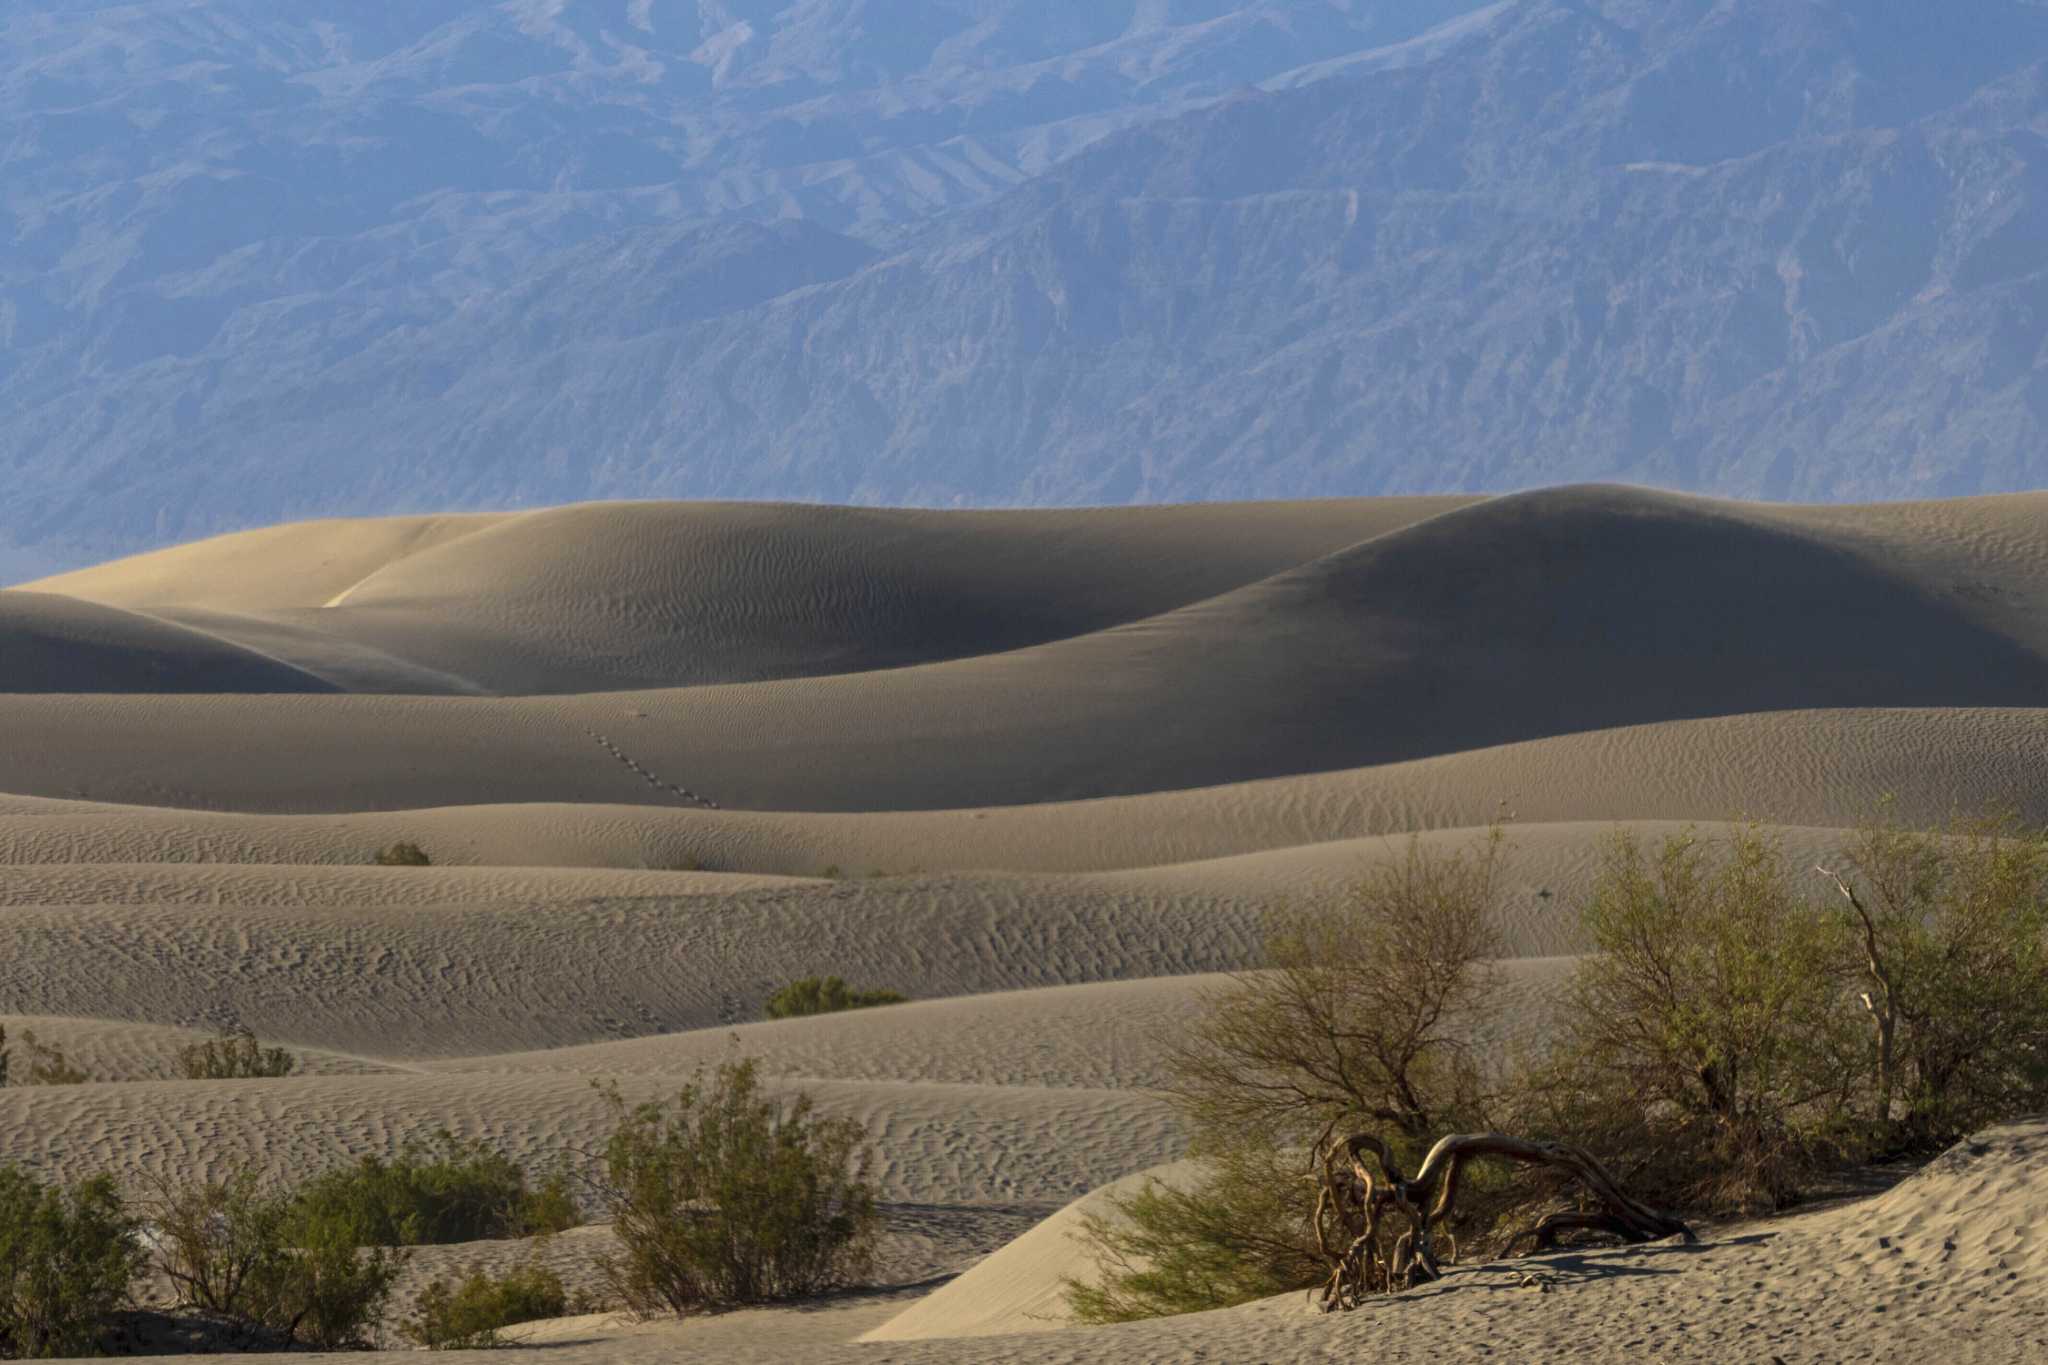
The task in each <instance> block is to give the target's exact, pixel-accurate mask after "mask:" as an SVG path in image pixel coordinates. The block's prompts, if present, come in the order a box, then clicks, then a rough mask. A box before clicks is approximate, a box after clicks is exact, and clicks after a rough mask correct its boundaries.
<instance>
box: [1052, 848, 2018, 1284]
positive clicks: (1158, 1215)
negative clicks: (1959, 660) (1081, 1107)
mask: <svg viewBox="0 0 2048 1365" xmlns="http://www.w3.org/2000/svg"><path fill="white" fill-rule="evenodd" d="M1501 849H1502V844H1501V840H1500V836H1499V834H1498V832H1497V831H1496V832H1495V833H1494V834H1493V835H1492V836H1491V837H1490V838H1489V839H1488V840H1486V841H1485V842H1484V843H1483V844H1481V845H1480V846H1479V847H1477V848H1476V849H1472V850H1468V851H1467V852H1466V853H1464V854H1461V855H1456V856H1452V855H1445V854H1441V853H1433V852H1430V851H1427V850H1425V849H1424V848H1423V847H1422V846H1421V845H1419V844H1411V845H1410V848H1409V852H1408V856H1407V858H1406V859H1405V860H1403V861H1401V862H1399V863H1397V864H1395V865H1394V866H1392V867H1390V868H1388V869H1385V870H1383V871H1381V872H1380V873H1377V874H1375V876H1374V877H1373V878H1372V879H1371V880H1369V882H1368V883H1367V885H1366V886H1365V887H1364V888H1363V890H1362V893H1361V895H1360V896H1359V897H1358V898H1357V899H1356V901H1355V903H1354V904H1352V905H1349V906H1346V907H1343V908H1340V909H1333V910H1323V911H1307V912H1296V913H1293V914H1288V915H1282V916H1279V917H1277V918H1276V920H1275V922H1274V924H1273V926H1272V928H1271V930H1270V932H1269V935H1268V940H1267V950H1268V966H1267V968H1266V970H1264V971H1261V972H1255V973H1249V974H1246V975H1244V976H1242V977H1240V978H1238V979H1237V980H1236V981H1235V982H1234V983H1233V985H1232V986H1231V987H1230V988H1228V989H1226V990H1224V991H1223V992H1221V993H1219V994H1218V995H1217V996H1215V997H1214V998H1212V999H1211V1000H1210V1001H1209V1002H1208V1005H1207V1008H1206V1009H1205V1011H1204V1013H1203V1015H1202V1017H1201V1018H1200V1019H1199V1020H1198V1021H1197V1022H1196V1023H1195V1024H1194V1025H1193V1026H1192V1027H1191V1028H1190V1029H1189V1030H1188V1031H1187V1032H1186V1034H1185V1036H1184V1037H1182V1038H1180V1039H1177V1040H1169V1051H1170V1057H1171V1066H1172V1077H1171V1083H1170V1086H1169V1090H1170V1094H1171V1096H1172V1098H1173V1099H1174V1101H1175V1103H1176V1105H1177V1106H1178V1108H1179V1109H1180V1111H1181V1113H1182V1115H1183V1116H1184V1118H1185V1119H1186V1120H1187V1121H1188V1124H1189V1127H1190V1129H1191V1132H1192V1135H1193V1140H1192V1144H1191V1146H1192V1152H1193V1154H1194V1155H1196V1156H1198V1157H1201V1158H1204V1159H1205V1162H1206V1165H1205V1168H1204V1169H1205V1171H1206V1174H1205V1175H1204V1176H1203V1177H1202V1178H1201V1179H1199V1180H1198V1181H1196V1182H1195V1183H1194V1184H1192V1185H1188V1186H1183V1187H1181V1188H1177V1189H1169V1188H1167V1187H1165V1186H1163V1185H1157V1184H1155V1185H1152V1186H1148V1187H1147V1188H1146V1189H1145V1190H1143V1191H1142V1192H1141V1193H1139V1194H1138V1195H1136V1196H1133V1197H1128V1198H1124V1199H1120V1200H1115V1201H1112V1204H1111V1211H1110V1213H1109V1214H1107V1215H1105V1216H1103V1217H1099V1218H1095V1219H1091V1220H1088V1223H1087V1228H1086V1235H1087V1237H1088V1239H1089V1240H1090V1241H1091V1242H1092V1243H1093V1245H1094V1248H1095V1250H1096V1253H1097V1260H1098V1269H1099V1271H1100V1274H1099V1276H1098V1280H1097V1282H1094V1283H1070V1284H1069V1286H1068V1297H1069V1302H1070V1304H1071V1305H1072V1307H1073V1308H1074V1310H1075V1311H1076V1313H1077V1315H1078V1316H1080V1317H1082V1318H1083V1319H1084V1320H1090V1321H1113V1320H1122V1319H1127V1318H1131V1317H1142V1316H1152V1315H1156V1314H1161V1313H1172V1312H1184V1311H1189V1310H1193V1309H1201V1308H1210V1307H1217V1306H1222V1305H1224V1304H1228V1303H1234V1302H1241V1301H1243V1300H1246V1299H1250V1298H1254V1297H1258V1296H1260V1295H1263V1294H1267V1293H1272V1292H1277V1291H1279V1290H1283V1289H1287V1288H1306V1287H1309V1286H1311V1285H1312V1284H1313V1283H1314V1282H1315V1281H1317V1280H1319V1279H1323V1278H1324V1276H1325V1273H1326V1265H1327V1263H1326V1262H1324V1261H1323V1260H1321V1259H1320V1258H1318V1257H1316V1256H1315V1255H1313V1254H1312V1253H1313V1251H1314V1248H1313V1247H1312V1246H1311V1245H1309V1237H1308V1233H1307V1228H1308V1225H1309V1218H1310V1216H1311V1213H1312V1211H1313V1210H1312V1206H1313V1201H1314V1198H1315V1194H1314V1191H1313V1188H1312V1187H1311V1186H1310V1185H1309V1184H1308V1183H1307V1182H1305V1181H1303V1180H1302V1179H1301V1175H1302V1170H1303V1156H1304V1154H1305V1153H1307V1152H1309V1151H1310V1150H1312V1149H1314V1148H1317V1147H1320V1148H1321V1149H1322V1150H1323V1151H1325V1152H1327V1151H1330V1150H1332V1149H1331V1147H1330V1146H1329V1145H1328V1140H1329V1139H1330V1138H1331V1137H1332V1135H1335V1136H1337V1137H1339V1138H1341V1137H1342V1136H1343V1135H1344V1134H1346V1133H1361V1134H1367V1135H1371V1136H1372V1137H1375V1138H1379V1139H1383V1140H1385V1141H1386V1142H1387V1143H1388V1146H1389V1149H1390V1151H1391V1152H1393V1153H1394V1154H1396V1155H1397V1157H1398V1160H1399V1161H1400V1163H1401V1164H1402V1165H1403V1166H1404V1167H1405V1168H1406V1169H1408V1170H1410V1171H1413V1170H1415V1169H1416V1168H1417V1159H1418V1158H1419V1156H1420V1155H1421V1151H1422V1148H1423V1147H1424V1146H1425V1145H1426V1144H1427V1143H1429V1142H1431V1141H1433V1140H1434V1139H1436V1138H1440V1137H1444V1136H1447V1135H1449V1134H1452V1133H1456V1132H1460V1131H1477V1130H1488V1129H1491V1130H1496V1131H1508V1132H1513V1133H1516V1134H1520V1135H1522V1136H1524V1137H1526V1138H1528V1139H1531V1140H1533V1142H1535V1143H1539V1144H1540V1143H1564V1144H1569V1145H1570V1146H1571V1147H1572V1148H1574V1149H1575V1150H1578V1151H1582V1152H1583V1153H1585V1154H1586V1155H1588V1156H1590V1157H1592V1158H1593V1159H1594V1160H1596V1161H1597V1162H1599V1163H1601V1164H1603V1165H1604V1166H1606V1167H1607V1168H1608V1169H1609V1170H1611V1171H1612V1172H1613V1173H1614V1178H1616V1179H1618V1180H1619V1181H1620V1182H1621V1183H1622V1184H1623V1185H1625V1186H1626V1189H1627V1193H1628V1195H1629V1196H1630V1197H1631V1198H1634V1199H1638V1200H1642V1201H1647V1202H1648V1204H1650V1205H1654V1206H1657V1208H1659V1209H1669V1210H1672V1211H1674V1212H1733V1211H1749V1212H1761V1211H1768V1210H1770V1209H1773V1208H1778V1207H1783V1206H1784V1205H1785V1204H1787V1203H1789V1202H1791V1201H1792V1200H1794V1199H1796V1198H1797V1197H1798V1196H1799V1194H1800V1193H1801V1191H1802V1189H1803V1188H1805V1187H1806V1185H1807V1184H1808V1182H1809V1181H1810V1179H1811V1178H1812V1177H1813V1176H1814V1175H1816V1174H1817V1173H1818V1172H1819V1171H1820V1170H1822V1169H1824V1168H1826V1167H1829V1166H1839V1165H1842V1164H1844V1163H1849V1162H1854V1161H1858V1160H1863V1159H1869V1158H1873V1157H1881V1156H1887V1155H1892V1154H1896V1153H1900V1152H1922V1153H1925V1152H1931V1151H1934V1150H1938V1149H1940V1148H1941V1147H1944V1146H1946V1145H1948V1144H1949V1143H1951V1142H1953V1141H1955V1140H1956V1139H1958V1138H1960V1137H1962V1136H1965V1135H1966V1134H1968V1133H1970V1132H1972V1131H1975V1130H1977V1129H1979V1128H1982V1127H1984V1126H1986V1125H1989V1124H1992V1123H1997V1122H2001V1121H2005V1120H2010V1119H2013V1118H2016V1117H2020V1116H2024V1115H2026V1114H2029V1113H2037V1112H2041V1111H2043V1110H2044V1109H2048V839H2044V837H2043V836H2042V835H2040V834H2036V833H2032V832H2026V831H2021V830H2019V829H2018V828H2017V827H2016V826H2015V825H2014V824H2013V822H2012V821H2010V820H2009V819H2002V818H1988V819H1981V820H1974V821H1963V822H1958V823H1956V824H1954V825H1952V826H1951V827H1950V828H1948V829H1946V830H1942V831H1935V832H1924V831H1914V830H1906V829H1902V828H1899V827H1898V826H1896V825H1895V824H1893V823H1891V822H1889V821H1885V820H1879V821H1873V822H1871V823H1869V824H1868V825H1866V826H1865V827H1864V829H1863V830H1862V831H1861V832H1860V833H1859V834H1858V835H1857V836H1856V837H1855V838H1854V839H1853V840H1852V841H1851V842H1850V843H1849V845H1848V847H1847V848H1846V849H1844V850H1843V852H1842V853H1841V854H1840V855H1839V857H1838V860H1837V861H1836V863H1835V864H1834V865H1829V866H1823V867H1820V868H1808V867H1805V866H1802V865H1797V864H1795V863H1793V862H1792V861H1791V860H1789V859H1788V858H1787V857H1786V856H1785V854H1784V851H1783V849H1782V847H1781V846H1780V845H1779V844H1778V843H1777V842H1776V841H1775V840H1774V839H1773V838H1772V837H1771V836H1769V835H1768V834H1767V833H1766V832H1764V831H1762V830H1760V829H1757V828H1755V827H1748V828H1740V829H1737V830H1736V831H1734V832H1733V833H1732V834H1731V835H1730V836H1729V837H1728V838H1726V839H1725V840H1717V841H1714V842H1709V841H1707V840H1704V839H1702V838H1700V837H1698V836H1697V835H1695V834H1693V833H1691V832H1688V833H1685V834H1681V835H1677V836H1673V837H1671V838H1667V839H1665V840H1662V841H1659V842H1657V843H1655V844H1654V845H1645V844H1644V843H1643V842H1642V841H1641V840H1639V839H1637V838H1636V837H1634V836H1632V835H1629V834H1626V833H1624V834H1619V835H1617V836H1616V837H1615V839H1614V840H1613V841H1612V842H1611V843H1610V844H1609V846H1608V847H1607V849H1606V851H1605V854H1604V856H1603V859H1602V862H1601V865H1600V867H1599V870H1598V874H1597V876H1596V879H1595V884H1594V886H1593V888H1592V890H1591V893H1590V894H1589V896H1588V897H1587V899H1586V901H1585V903H1584V904H1583V905H1582V907H1581V910H1582V914H1583V919H1584V923H1585V927H1586V931H1587V936H1588V938H1589V940H1590V942H1591V946H1592V948H1593V951H1592V952H1590V953H1588V954H1587V955H1586V956H1585V957H1584V958H1583V959H1582V960H1581V962H1580V964H1579V966H1578V968H1577V970H1576V971H1575V972H1574V974H1573V975H1572V977H1571V979H1570V981H1569V983H1568V985H1567V986H1566V988H1565V989H1563V990H1562V991H1561V992H1560V993H1559V995H1558V998H1557V999H1556V1000H1555V1002H1554V1004H1555V1007H1556V1011H1557V1020H1558V1023H1557V1027H1556V1029H1555V1036H1554V1037H1553V1039H1552V1040H1551V1041H1550V1043H1549V1045H1548V1046H1547V1047H1546V1048H1544V1049H1542V1050H1540V1051H1538V1052H1537V1053H1536V1054H1535V1055H1533V1056H1528V1057H1521V1058H1509V1057H1505V1056H1503V1055H1501V1053H1500V1050H1499V1049H1498V1048H1493V1047H1489V1046H1488V1044H1487V1035H1488V1032H1489V1028H1488V1024H1487V1021H1488V1019H1489V1018H1491V1017H1492V1016H1493V1015H1494V1013H1495V1012H1496V1011H1497V1010H1498V1009H1500V1008H1501V1007H1502V1006H1503V1005H1504V1003H1505V1002H1503V1001H1500V1000H1499V999H1498V996H1497V992H1496V980H1495V978H1494V977H1493V975H1492V972H1491V969H1490V967H1489V966H1488V963H1487V959H1488V958H1489V957H1490V956H1492V955H1493V954H1494V953H1496V952H1497V951H1498V949H1497V947H1496V946H1495V944H1494V943H1493V941H1492V937H1491V931H1490V929H1489V928H1488V925H1489V924H1490V923H1491V918H1490V908H1491V903H1492V901H1493V899H1494V897H1493V890H1494V887H1495V885H1496V879H1497V874H1498V860H1499V857H1500V853H1501ZM1503 1145H1505V1144H1500V1143H1496V1144H1494V1146H1495V1147H1501V1146H1503ZM1529 1145H1530V1144H1528V1143H1524V1144H1522V1146H1523V1147H1524V1148H1525V1149H1526V1148H1527V1147H1528V1146H1529ZM1475 1146H1478V1147H1483V1146H1484V1144H1475ZM1461 1180H1462V1181H1463V1182H1464V1183H1463V1189H1462V1192H1461V1193H1460V1195H1459V1202H1458V1205H1457V1208H1458V1210H1459V1211H1460V1213H1461V1214H1463V1215H1464V1216H1465V1221H1464V1223H1463V1224H1462V1225H1459V1224H1458V1223H1455V1222H1454V1223H1453V1224H1452V1227H1451V1231H1452V1233H1453V1235H1454V1236H1455V1237H1457V1238H1460V1239H1462V1240H1463V1241H1464V1243H1465V1247H1466V1249H1467V1250H1476V1251H1479V1252H1481V1253H1484V1252H1486V1251H1489V1250H1497V1249H1499V1248H1501V1247H1503V1246H1506V1245H1512V1244H1514V1243H1515V1242H1516V1241H1517V1240H1518V1239H1517V1237H1516V1235H1515V1234H1516V1231H1517V1229H1518V1228H1523V1229H1526V1228H1527V1227H1528V1226H1530V1225H1532V1224H1534V1223H1535V1222H1536V1221H1537V1220H1538V1219H1539V1218H1540V1217H1542V1216H1543V1215H1544V1214H1545V1213H1555V1212H1556V1211H1557V1210H1558V1209H1559V1208H1560V1207H1570V1208H1577V1207H1579V1206H1578V1205H1576V1204H1570V1205H1567V1204H1564V1203H1563V1197H1564V1195H1565V1194H1566V1193H1567V1191H1566V1189H1565V1188H1564V1186H1562V1185H1560V1184H1559V1183H1558V1178H1557V1176H1556V1175H1555V1173H1554V1172H1550V1173H1545V1172H1542V1171H1539V1172H1537V1173H1536V1174H1535V1175H1534V1176H1533V1178H1532V1177H1531V1176H1529V1175H1526V1174H1525V1175H1522V1176H1518V1177H1512V1178H1511V1177H1509V1176H1506V1175H1504V1174H1503V1173H1502V1171H1501V1169H1500V1168H1499V1167H1493V1166H1479V1167H1475V1168H1474V1169H1472V1170H1471V1171H1470V1172H1469V1173H1467V1174H1465V1175H1463V1176H1462V1177H1461ZM1475 1194H1477V1195H1478V1196H1479V1197H1478V1199H1477V1200H1476V1202H1475V1200H1474V1198H1473V1196H1474V1195H1475ZM1580 1217H1582V1215H1578V1214H1574V1215H1572V1217H1571V1218H1567V1219H1565V1220H1564V1221H1563V1223H1561V1224H1560V1223H1556V1222H1553V1223H1549V1224H1546V1226H1550V1227H1558V1226H1563V1227H1565V1228H1567V1229H1572V1231H1568V1232H1567V1233H1566V1234H1564V1235H1569V1236H1581V1235H1589V1234H1588V1233H1587V1232H1586V1230H1585V1229H1586V1228H1587V1227H1588V1226H1592V1225H1596V1224H1597V1222H1598V1220H1597V1219H1593V1220H1591V1222H1590V1223H1587V1222H1579V1221H1574V1220H1575V1219H1578V1218H1580ZM1400 1221H1401V1220H1395V1219H1389V1220H1384V1221H1383V1223H1382V1224H1381V1227H1380V1230H1379V1231H1376V1232H1375V1233H1374V1235H1375V1236H1379V1237H1385V1236H1388V1235H1390V1232H1391V1230H1392V1228H1393V1227H1394V1225H1395V1224H1397V1223H1398V1222H1400ZM1387 1249H1388V1248H1381V1249H1380V1250H1378V1251H1375V1252H1374V1253H1373V1254H1374V1255H1375V1256H1379V1257H1381V1259H1383V1260H1384V1259H1385V1257H1384V1255H1383V1252H1384V1251H1385V1250H1387ZM1396 1259H1398V1258H1396ZM1388 1263H1389V1264H1392V1263H1393V1262H1391V1261H1390V1262H1388Z"/></svg>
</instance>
